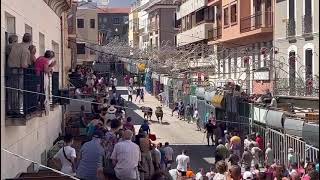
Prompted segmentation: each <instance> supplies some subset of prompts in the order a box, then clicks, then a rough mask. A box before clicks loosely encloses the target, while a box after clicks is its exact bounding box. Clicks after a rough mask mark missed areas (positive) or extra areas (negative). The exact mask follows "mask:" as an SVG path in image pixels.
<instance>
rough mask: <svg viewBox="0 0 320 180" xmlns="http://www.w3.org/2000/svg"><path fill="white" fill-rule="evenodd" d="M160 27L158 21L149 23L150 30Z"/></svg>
mask: <svg viewBox="0 0 320 180" xmlns="http://www.w3.org/2000/svg"><path fill="white" fill-rule="evenodd" d="M158 29H159V26H158V23H156V22H151V23H149V25H148V31H149V32H153V31H156V30H158Z"/></svg>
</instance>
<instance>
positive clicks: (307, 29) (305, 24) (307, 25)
mask: <svg viewBox="0 0 320 180" xmlns="http://www.w3.org/2000/svg"><path fill="white" fill-rule="evenodd" d="M312 19H313V18H312V16H311V15H304V16H303V17H302V34H303V35H310V34H312V31H313V30H312V29H313V28H312V26H313V23H312Z"/></svg>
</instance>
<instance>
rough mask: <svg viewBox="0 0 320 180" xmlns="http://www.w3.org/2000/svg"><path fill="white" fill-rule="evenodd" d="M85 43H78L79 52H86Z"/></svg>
mask: <svg viewBox="0 0 320 180" xmlns="http://www.w3.org/2000/svg"><path fill="white" fill-rule="evenodd" d="M85 47H86V45H85V43H77V54H86V49H85Z"/></svg>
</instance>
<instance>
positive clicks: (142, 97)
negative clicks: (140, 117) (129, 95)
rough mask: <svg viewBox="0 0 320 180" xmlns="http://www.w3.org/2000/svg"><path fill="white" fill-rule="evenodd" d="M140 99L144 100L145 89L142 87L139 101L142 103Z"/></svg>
mask: <svg viewBox="0 0 320 180" xmlns="http://www.w3.org/2000/svg"><path fill="white" fill-rule="evenodd" d="M140 101H142V102H144V90H143V88H142V89H141V91H140V99H139V103H140Z"/></svg>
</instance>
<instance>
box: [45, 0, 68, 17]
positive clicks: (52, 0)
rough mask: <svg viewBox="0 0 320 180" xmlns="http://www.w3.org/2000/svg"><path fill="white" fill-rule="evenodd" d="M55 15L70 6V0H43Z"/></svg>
mask: <svg viewBox="0 0 320 180" xmlns="http://www.w3.org/2000/svg"><path fill="white" fill-rule="evenodd" d="M43 1H44V2H45V3H46V4H47V5H48V6H49V7H50V8H51V9H52V10H53V11H54V12H55V13H56V15H57V16H59V17H60V16H61V14H62V13H63V12H65V11H67V10H69V9H70V8H71V5H72V0H43Z"/></svg>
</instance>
